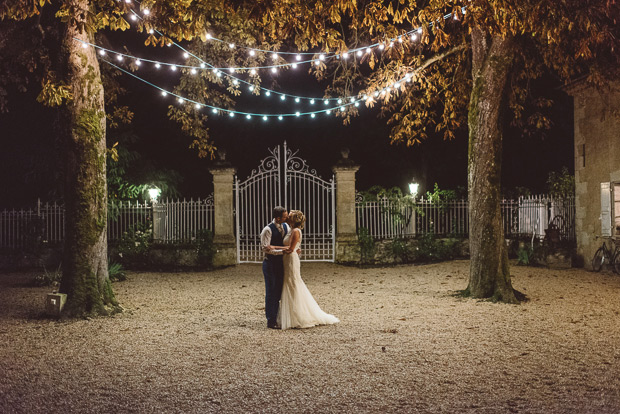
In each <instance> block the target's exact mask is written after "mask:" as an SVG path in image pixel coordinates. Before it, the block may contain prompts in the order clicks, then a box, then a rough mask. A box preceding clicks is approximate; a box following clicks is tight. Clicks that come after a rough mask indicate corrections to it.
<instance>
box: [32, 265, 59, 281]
mask: <svg viewBox="0 0 620 414" xmlns="http://www.w3.org/2000/svg"><path fill="white" fill-rule="evenodd" d="M61 279H62V270H61V265H58V268H57V269H56V270H55V271H53V272H48V271H47V269H46V268H45V267H44V268H43V273H40V274H38V275H36V276H35V277H34V280H33V283H34V285H35V286H58V285H60V280H61Z"/></svg>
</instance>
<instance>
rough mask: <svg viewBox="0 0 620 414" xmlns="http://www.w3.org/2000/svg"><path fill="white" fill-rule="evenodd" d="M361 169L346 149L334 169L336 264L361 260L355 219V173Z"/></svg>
mask: <svg viewBox="0 0 620 414" xmlns="http://www.w3.org/2000/svg"><path fill="white" fill-rule="evenodd" d="M359 168H360V166H359V165H357V164H355V162H353V160H350V159H349V150H348V149H345V150H343V151H342V158H341V159H340V160H339V161H338V162H337V163H336V165H335V166H334V168H333V169H332V171H333V172H334V174H335V176H336V246H335V247H336V257H335V260H336V262H355V261H358V260H359V251H358V249H357V231H356V230H357V228H356V219H355V173H356V172H357V170H359Z"/></svg>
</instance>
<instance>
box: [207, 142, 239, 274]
mask: <svg viewBox="0 0 620 414" xmlns="http://www.w3.org/2000/svg"><path fill="white" fill-rule="evenodd" d="M218 157H219V160H218V161H216V162H215V164H214V166H213V167H212V168H210V169H209V172H210V173H211V174H212V175H213V216H214V220H213V221H214V228H213V243H214V244H215V248H216V249H217V250H216V254H215V257H214V258H213V265H214V266H229V265H234V264H236V263H237V246H236V238H235V233H234V224H235V218H234V214H233V180H234V175H235V173H236V172H237V170H236V169H235V168H233V167H232V166H231V164H230V163H229V162H228V161H226V154H225V153H224V152H218Z"/></svg>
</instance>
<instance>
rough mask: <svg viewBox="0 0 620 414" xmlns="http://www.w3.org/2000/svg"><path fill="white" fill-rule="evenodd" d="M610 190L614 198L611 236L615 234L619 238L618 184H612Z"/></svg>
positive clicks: (619, 196)
mask: <svg viewBox="0 0 620 414" xmlns="http://www.w3.org/2000/svg"><path fill="white" fill-rule="evenodd" d="M612 186H613V188H612V190H611V193H612V194H613V197H614V207H613V214H614V219H613V223H614V228H613V230H614V232H613V234H615V235H616V236H620V183H612Z"/></svg>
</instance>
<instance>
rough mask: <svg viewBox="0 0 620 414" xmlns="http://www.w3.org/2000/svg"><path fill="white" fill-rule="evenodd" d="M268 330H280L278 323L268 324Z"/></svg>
mask: <svg viewBox="0 0 620 414" xmlns="http://www.w3.org/2000/svg"><path fill="white" fill-rule="evenodd" d="M267 328H269V329H280V327H279V326H278V324H277V323H276V322H267Z"/></svg>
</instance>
